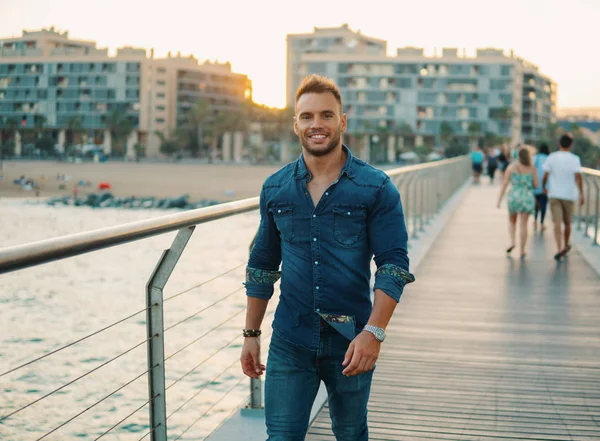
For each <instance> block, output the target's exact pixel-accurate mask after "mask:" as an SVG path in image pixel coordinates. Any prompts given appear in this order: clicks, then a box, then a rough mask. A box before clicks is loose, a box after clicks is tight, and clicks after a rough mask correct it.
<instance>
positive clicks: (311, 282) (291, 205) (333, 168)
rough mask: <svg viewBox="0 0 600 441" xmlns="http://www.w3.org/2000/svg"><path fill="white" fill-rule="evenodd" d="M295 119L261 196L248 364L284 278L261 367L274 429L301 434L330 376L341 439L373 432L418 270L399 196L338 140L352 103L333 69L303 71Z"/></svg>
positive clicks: (355, 440)
mask: <svg viewBox="0 0 600 441" xmlns="http://www.w3.org/2000/svg"><path fill="white" fill-rule="evenodd" d="M293 127H294V132H295V133H296V135H298V138H299V140H300V143H301V145H302V155H301V156H300V157H299V158H298V159H297V160H296V161H294V162H292V163H291V164H288V165H287V166H285V167H284V168H282V169H281V170H279V171H278V172H276V173H275V174H273V175H271V176H270V177H269V178H267V180H266V181H265V183H264V185H263V188H262V191H261V195H260V214H261V220H260V226H259V229H258V233H257V236H256V240H255V243H254V246H253V248H252V251H251V255H250V259H249V261H248V266H247V268H246V283H245V285H246V294H247V302H248V308H247V312H246V323H245V329H244V331H243V335H244V337H245V339H244V345H243V348H242V354H241V365H242V369H243V371H244V373H245V374H246V375H248V376H249V377H252V378H258V377H259V376H260V375H261V374H262V373H263V372H264V371H265V366H264V365H263V364H261V354H260V335H261V325H262V321H263V317H264V315H265V311H266V308H267V304H268V301H269V299H270V298H271V296H272V295H273V291H274V288H273V285H274V283H275V282H276V281H277V280H278V279H279V278H280V277H281V290H280V296H279V303H278V305H277V310H276V312H275V318H274V321H273V325H272V327H273V334H272V336H271V344H270V347H269V357H268V362H267V366H266V380H265V420H266V426H267V434H268V436H269V438H268V440H269V441H292V440H303V439H304V437H305V434H306V432H307V429H308V421H309V417H310V412H311V407H312V405H313V402H314V400H315V397H316V395H317V391H318V389H319V384H320V382H321V381H323V382H324V383H325V386H326V387H327V392H328V395H329V411H330V415H331V419H332V428H333V432H334V434H335V436H336V439H338V440H352V441H367V440H368V439H369V436H368V429H367V402H368V399H369V394H370V389H371V379H372V376H373V369H374V367H375V362H376V361H377V358H378V356H379V351H380V348H381V344H382V342H383V341H384V339H385V328H386V326H387V325H388V322H389V320H390V318H391V316H392V313H393V312H394V309H395V307H396V305H397V302H398V301H399V299H400V296H401V294H402V291H403V289H404V286H405V285H406V284H407V283H410V282H412V281H414V277H413V276H412V274H410V273H409V265H408V263H409V262H408V256H407V238H408V237H407V232H406V226H405V220H404V213H403V209H402V204H401V201H400V195H399V193H398V190H397V189H396V187H395V186H394V184H393V183H392V182H391V180H390V178H389V177H388V176H387V175H386V174H385V173H383V172H382V171H380V170H377V169H375V168H373V167H372V166H370V165H368V164H367V163H365V162H364V161H362V160H360V159H358V158H356V157H355V156H353V154H352V152H351V151H350V149H349V148H348V147H347V146H346V145H344V144H342V134H343V133H344V132H345V130H346V114H344V113H343V112H342V98H341V95H340V91H339V89H338V87H337V85H336V84H335V83H334V82H333V81H331V80H330V79H327V78H324V77H321V76H319V75H311V76H309V77H306V78H305V79H304V81H303V82H302V84H301V85H300V87H299V89H298V90H297V92H296V100H295V115H294V120H293ZM373 255H374V256H375V263H376V265H377V271H376V273H375V285H374V303H373V304H372V303H371V288H370V269H369V268H370V263H371V259H372V257H373ZM280 264H282V266H281V271H280V270H279V266H280Z"/></svg>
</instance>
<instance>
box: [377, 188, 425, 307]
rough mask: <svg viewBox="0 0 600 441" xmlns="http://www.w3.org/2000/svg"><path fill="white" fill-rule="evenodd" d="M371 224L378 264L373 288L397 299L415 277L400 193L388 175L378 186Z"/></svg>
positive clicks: (398, 299)
mask: <svg viewBox="0 0 600 441" xmlns="http://www.w3.org/2000/svg"><path fill="white" fill-rule="evenodd" d="M368 228H369V240H370V242H371V250H373V254H374V259H375V264H376V265H377V271H376V273H375V285H374V289H381V290H382V291H383V292H385V293H386V294H387V295H388V296H390V297H392V298H393V299H394V300H396V301H397V302H398V301H400V296H401V295H402V292H403V291H404V286H405V285H406V284H408V283H411V282H414V281H415V277H414V276H413V275H412V274H411V273H410V272H409V260H408V252H407V247H408V233H407V231H406V223H405V220H404V211H403V209H402V202H401V200H400V194H399V193H398V190H397V189H396V187H395V186H394V184H393V183H392V182H391V180H390V179H389V178H387V179H386V180H385V182H384V183H383V184H382V186H381V187H380V189H379V193H378V197H377V200H376V202H375V204H374V206H373V208H372V210H371V212H370V214H369V219H368Z"/></svg>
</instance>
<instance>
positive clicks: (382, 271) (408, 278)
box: [375, 263, 415, 285]
mask: <svg viewBox="0 0 600 441" xmlns="http://www.w3.org/2000/svg"><path fill="white" fill-rule="evenodd" d="M380 275H386V276H392V277H394V278H395V279H397V280H398V281H399V282H401V283H402V284H403V285H406V284H407V283H412V282H414V281H415V276H413V275H412V274H411V273H409V272H408V271H406V270H405V269H403V268H400V267H399V266H397V265H393V264H391V263H386V264H385V265H381V266H380V267H379V268H377V272H376V273H375V277H377V276H380Z"/></svg>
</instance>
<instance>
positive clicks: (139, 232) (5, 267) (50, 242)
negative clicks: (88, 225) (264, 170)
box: [0, 197, 259, 274]
mask: <svg viewBox="0 0 600 441" xmlns="http://www.w3.org/2000/svg"><path fill="white" fill-rule="evenodd" d="M258 202H259V199H258V197H253V198H248V199H242V200H239V201H234V202H228V203H225V204H220V205H213V206H211V207H204V208H198V209H196V210H190V211H186V212H184V213H175V214H169V215H166V216H160V217H155V218H152V219H145V220H141V221H137V222H130V223H127V224H123V225H117V226H114V227H107V228H99V229H96V230H92V231H86V232H83V233H76V234H70V235H67V236H61V237H57V238H52V239H46V240H41V241H37V242H32V243H28V244H24V245H18V246H14V247H8V248H0V274H4V273H8V272H10V271H15V270H19V269H23V268H28V267H31V266H35V265H39V264H42V263H47V262H52V261H55V260H60V259H65V258H67V257H73V256H77V255H79V254H85V253H89V252H91V251H97V250H101V249H103V248H108V247H112V246H115V245H121V244H124V243H127V242H133V241H135V240H139V239H144V238H146V237H150V236H156V235H159V234H164V233H169V232H171V231H176V230H179V229H181V228H185V227H189V226H192V225H198V224H202V223H206V222H210V221H214V220H217V219H222V218H225V217H229V216H232V215H234V214H241V213H245V212H247V211H252V210H256V209H257V208H258Z"/></svg>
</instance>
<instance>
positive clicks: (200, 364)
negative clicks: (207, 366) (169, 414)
mask: <svg viewBox="0 0 600 441" xmlns="http://www.w3.org/2000/svg"><path fill="white" fill-rule="evenodd" d="M238 338H239V336H238V335H236V336H235V337H234V338H232V339H231V340H229V341H228V342H227V343H225V344H224V345H223V346H221V347H220V348H219V349H217V350H216V351H215V352H213V353H212V354H210V355H209V356H208V357H207V358H205V359H204V360H203V361H202V362H201V363H199V364H197V365H196V366H194V367H193V369H192V370H191V371H188V372H186V373H185V374H184V375H183V376H182V377H179V378H178V379H177V380H175V381H174V382H173V383H171V384H170V385H169V386H167V387H166V388H165V390H169V389H170V388H171V387H173V386H175V385H176V384H177V383H179V382H180V381H181V380H183V379H184V378H185V377H187V376H188V375H190V374H191V373H192V372H194V371H195V370H196V369H198V368H199V367H200V366H202V365H203V364H204V363H206V362H207V361H208V360H210V359H211V358H212V357H214V356H215V355H217V354H218V353H219V352H221V351H222V350H223V349H225V348H226V347H227V346H229V345H231V344H232V343H233V342H234V341H236V340H237V339H238Z"/></svg>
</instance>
